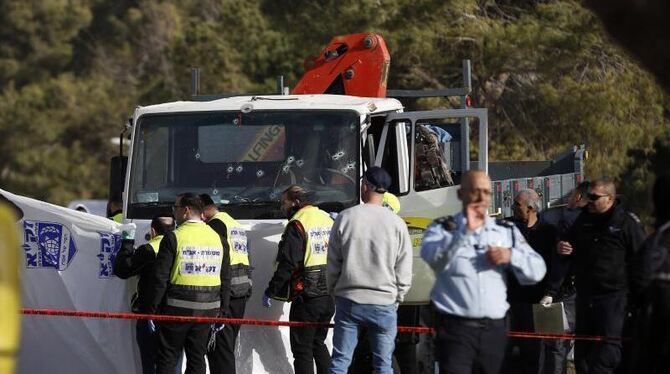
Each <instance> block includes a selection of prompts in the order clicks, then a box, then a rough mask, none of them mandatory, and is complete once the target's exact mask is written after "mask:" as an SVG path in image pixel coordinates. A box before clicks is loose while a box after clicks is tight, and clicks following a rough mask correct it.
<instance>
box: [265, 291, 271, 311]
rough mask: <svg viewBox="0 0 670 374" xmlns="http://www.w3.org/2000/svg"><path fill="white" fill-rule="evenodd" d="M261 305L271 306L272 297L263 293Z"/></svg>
mask: <svg viewBox="0 0 670 374" xmlns="http://www.w3.org/2000/svg"><path fill="white" fill-rule="evenodd" d="M263 306H264V307H266V308H271V307H272V299H271V298H269V297H268V295H265V294H263Z"/></svg>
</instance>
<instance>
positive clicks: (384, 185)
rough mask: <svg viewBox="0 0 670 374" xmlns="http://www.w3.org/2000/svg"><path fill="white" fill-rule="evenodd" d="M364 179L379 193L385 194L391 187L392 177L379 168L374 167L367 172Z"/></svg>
mask: <svg viewBox="0 0 670 374" xmlns="http://www.w3.org/2000/svg"><path fill="white" fill-rule="evenodd" d="M363 179H364V180H365V181H366V182H367V184H368V185H370V186H371V187H373V189H374V190H375V192H377V193H384V192H386V191H387V190H388V188H389V186H391V176H390V175H389V173H387V172H386V170H384V169H382V168H380V167H379V166H373V167H371V168H369V169H368V170H366V171H365V174H363Z"/></svg>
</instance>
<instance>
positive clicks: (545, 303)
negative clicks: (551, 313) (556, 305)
mask: <svg viewBox="0 0 670 374" xmlns="http://www.w3.org/2000/svg"><path fill="white" fill-rule="evenodd" d="M553 302H554V298H553V297H551V296H549V295H546V296H545V297H543V298H542V299H541V300H540V305H542V306H543V307H545V308H548V307H549V306H550V305H551V304H552V303H553Z"/></svg>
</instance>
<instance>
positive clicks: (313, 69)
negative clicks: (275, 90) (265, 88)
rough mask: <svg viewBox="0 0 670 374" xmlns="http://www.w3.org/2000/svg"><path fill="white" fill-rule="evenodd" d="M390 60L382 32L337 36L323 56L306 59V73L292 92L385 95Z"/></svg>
mask: <svg viewBox="0 0 670 374" xmlns="http://www.w3.org/2000/svg"><path fill="white" fill-rule="evenodd" d="M390 63H391V55H390V54H389V51H388V49H387V48H386V43H385V42H384V39H383V38H382V37H381V36H380V35H378V34H374V33H361V34H350V35H342V36H336V37H334V38H333V39H332V40H331V41H330V43H328V45H327V46H326V47H325V48H324V49H323V51H321V54H320V55H318V56H311V57H308V58H307V59H305V74H304V75H303V76H302V78H301V79H300V81H298V83H297V84H296V86H295V88H294V89H293V92H292V93H293V94H339V95H352V96H364V97H386V81H387V79H388V71H389V64H390Z"/></svg>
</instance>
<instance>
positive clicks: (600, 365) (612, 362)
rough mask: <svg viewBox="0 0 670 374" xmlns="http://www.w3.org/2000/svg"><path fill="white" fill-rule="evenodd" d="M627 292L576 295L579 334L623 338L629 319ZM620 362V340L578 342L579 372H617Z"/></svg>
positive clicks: (577, 365) (580, 373)
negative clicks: (627, 315)
mask: <svg viewBox="0 0 670 374" xmlns="http://www.w3.org/2000/svg"><path fill="white" fill-rule="evenodd" d="M626 302H627V298H626V294H625V293H612V294H608V295H598V296H590V297H585V296H580V295H577V331H576V332H577V335H601V336H608V337H621V333H622V332H623V326H624V321H625V318H626ZM620 362H621V342H616V341H607V342H591V341H585V340H578V341H576V342H575V367H576V369H577V373H579V374H586V373H592V374H594V373H596V374H599V373H614V371H615V370H616V369H617V368H618V366H619V363H620Z"/></svg>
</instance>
